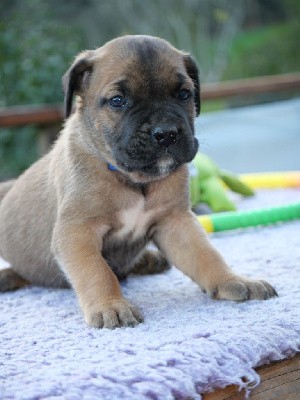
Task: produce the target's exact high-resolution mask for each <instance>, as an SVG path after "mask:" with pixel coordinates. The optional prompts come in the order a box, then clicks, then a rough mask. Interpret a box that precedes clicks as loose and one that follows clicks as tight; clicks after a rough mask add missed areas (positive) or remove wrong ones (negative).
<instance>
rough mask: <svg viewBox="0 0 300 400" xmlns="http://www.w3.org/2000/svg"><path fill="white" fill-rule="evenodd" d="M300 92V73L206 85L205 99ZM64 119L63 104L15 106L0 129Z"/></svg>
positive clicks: (5, 112)
mask: <svg viewBox="0 0 300 400" xmlns="http://www.w3.org/2000/svg"><path fill="white" fill-rule="evenodd" d="M299 89H300V73H299V72H297V73H291V74H284V75H273V76H263V77H259V78H251V79H242V80H237V81H229V82H222V83H216V84H215V83H209V84H204V85H203V86H202V90H201V98H202V100H213V99H222V98H227V97H233V96H249V95H252V94H260V93H266V92H279V91H287V90H299ZM62 120H63V109H62V106H61V105H60V104H49V105H39V106H15V107H8V108H4V109H2V110H0V127H12V126H22V125H27V124H38V125H47V124H53V123H57V122H62Z"/></svg>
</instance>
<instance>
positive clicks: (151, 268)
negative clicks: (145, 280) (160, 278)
mask: <svg viewBox="0 0 300 400" xmlns="http://www.w3.org/2000/svg"><path fill="white" fill-rule="evenodd" d="M170 267H171V265H170V264H169V262H168V260H167V259H166V258H165V257H164V256H163V255H162V254H161V252H160V251H150V250H145V251H144V252H143V254H142V255H141V256H140V257H139V258H138V260H137V262H136V264H135V266H134V268H133V269H132V270H131V271H130V272H131V273H132V274H137V275H148V274H159V273H160V272H164V271H166V270H168V269H170Z"/></svg>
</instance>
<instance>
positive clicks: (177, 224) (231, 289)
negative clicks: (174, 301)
mask: <svg viewBox="0 0 300 400" xmlns="http://www.w3.org/2000/svg"><path fill="white" fill-rule="evenodd" d="M155 243H156V245H157V246H158V247H159V248H160V249H161V250H162V251H163V252H164V254H166V256H167V258H168V259H169V260H170V261H171V262H172V263H174V264H175V265H176V266H177V267H178V268H179V269H180V270H182V272H184V273H185V274H186V275H188V276H189V277H190V278H191V279H192V280H194V281H195V282H197V283H198V284H199V285H200V286H201V287H202V288H203V289H204V291H206V292H208V293H209V294H210V295H211V296H212V297H213V298H215V299H224V300H235V301H243V300H249V299H261V300H264V299H268V298H270V297H272V296H276V295H277V293H276V291H275V289H274V288H273V287H272V286H271V285H269V284H268V283H267V282H264V281H258V280H252V279H248V278H246V277H243V276H239V275H236V274H234V273H233V272H232V271H231V270H230V269H229V267H228V266H227V265H226V263H225V261H224V260H223V258H222V257H221V255H220V254H219V253H218V252H217V250H216V249H215V248H214V247H213V246H212V245H211V244H210V242H209V240H208V238H207V236H206V234H205V233H204V231H203V230H202V228H201V226H200V224H199V223H198V221H197V219H196V217H195V216H194V215H193V214H192V212H186V213H181V214H176V215H175V213H174V214H173V215H171V216H168V217H167V218H165V219H164V220H162V221H161V223H160V224H159V225H158V227H157V232H156V234H155Z"/></svg>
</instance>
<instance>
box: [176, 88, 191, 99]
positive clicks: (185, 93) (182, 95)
mask: <svg viewBox="0 0 300 400" xmlns="http://www.w3.org/2000/svg"><path fill="white" fill-rule="evenodd" d="M191 96H192V93H191V92H190V91H189V90H187V89H181V90H180V91H179V93H178V97H179V99H180V100H188V99H189V98H190V97H191Z"/></svg>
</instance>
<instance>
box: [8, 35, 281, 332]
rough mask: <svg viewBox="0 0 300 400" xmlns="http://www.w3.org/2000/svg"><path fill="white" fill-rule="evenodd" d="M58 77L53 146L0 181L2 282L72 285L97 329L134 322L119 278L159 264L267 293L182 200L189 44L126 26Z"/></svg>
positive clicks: (192, 77)
mask: <svg viewBox="0 0 300 400" xmlns="http://www.w3.org/2000/svg"><path fill="white" fill-rule="evenodd" d="M63 86H64V91H65V112H66V117H67V120H66V122H65V125H64V129H63V130H62V132H61V134H60V137H59V138H58V140H57V141H56V143H55V145H54V146H53V148H52V150H51V151H50V152H49V153H48V154H46V155H45V156H44V157H43V158H41V159H40V160H39V161H37V162H36V163H35V164H34V165H32V166H31V167H30V168H29V169H28V170H27V171H25V172H24V173H23V174H22V175H21V176H20V177H19V179H17V180H16V181H11V182H6V183H4V184H2V185H1V186H0V196H1V198H2V200H1V203H0V254H1V256H2V257H3V258H4V259H5V260H7V261H8V262H9V263H10V265H11V267H10V268H7V269H4V270H1V271H0V291H2V292H4V291H6V290H12V289H17V288H19V287H21V286H23V285H25V284H27V283H31V284H34V285H44V286H54V287H68V286H71V287H72V288H73V289H74V290H75V292H76V295H77V297H78V301H79V304H80V307H81V309H82V312H83V314H84V317H85V320H86V322H87V323H88V324H89V325H90V326H93V327H96V328H101V327H106V328H115V327H118V326H134V325H136V324H138V323H139V322H141V321H142V320H143V317H142V315H141V313H140V311H139V310H138V309H137V308H136V307H134V306H133V305H132V304H130V303H129V302H128V301H127V300H126V299H125V298H124V297H123V296H122V293H121V289H120V285H119V281H118V278H123V277H125V276H126V275H127V274H128V273H130V272H131V271H135V272H142V273H143V272H145V271H149V272H151V271H154V272H155V271H156V272H157V271H159V270H163V269H165V268H167V267H168V265H169V264H174V265H176V267H177V268H179V269H180V270H181V271H183V272H184V273H185V274H186V275H188V276H189V277H190V278H191V279H192V280H193V281H195V282H197V283H198V284H199V285H200V287H201V288H202V289H203V290H204V291H205V292H207V293H208V294H209V295H211V296H212V297H213V298H215V299H226V300H234V301H243V300H248V299H268V298H270V297H272V296H274V295H276V292H275V290H274V289H273V288H272V287H271V286H270V285H269V284H268V283H266V282H263V281H255V280H250V279H248V278H245V277H241V276H238V275H235V274H234V273H233V272H232V271H231V270H230V269H229V267H228V266H227V265H226V263H225V261H224V260H223V258H222V257H221V255H220V254H219V253H218V252H217V251H216V250H215V249H214V248H213V247H212V245H211V244H210V242H209V241H208V239H207V237H206V235H205V233H204V232H203V230H202V228H201V226H200V225H199V223H198V222H197V219H196V217H195V216H194V215H193V214H192V212H191V211H190V203H189V191H188V186H189V185H188V179H189V178H188V168H187V163H189V162H190V161H191V160H192V159H193V158H194V156H195V154H196V152H197V150H198V141H197V139H196V138H195V135H194V118H195V116H196V115H198V114H199V112H200V93H199V91H200V87H199V79H198V70H197V66H196V64H195V62H194V60H193V59H192V57H191V56H190V55H189V54H186V53H183V52H181V51H178V50H176V49H175V48H174V47H172V46H171V45H170V44H169V43H167V42H166V41H164V40H162V39H159V38H154V37H150V36H124V37H121V38H118V39H115V40H112V41H110V42H109V43H107V44H106V45H104V46H103V47H100V48H99V49H97V50H91V51H84V52H83V53H81V54H79V56H78V57H77V58H76V59H75V61H74V63H73V64H72V66H71V67H70V69H69V70H68V71H67V73H66V74H65V76H64V77H63ZM74 95H76V96H77V101H76V109H75V112H74V113H73V114H72V115H71V109H72V99H73V96H74ZM150 242H152V243H154V244H155V245H156V246H157V248H158V251H157V252H150V251H149V250H147V249H146V245H147V244H148V243H150Z"/></svg>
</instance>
